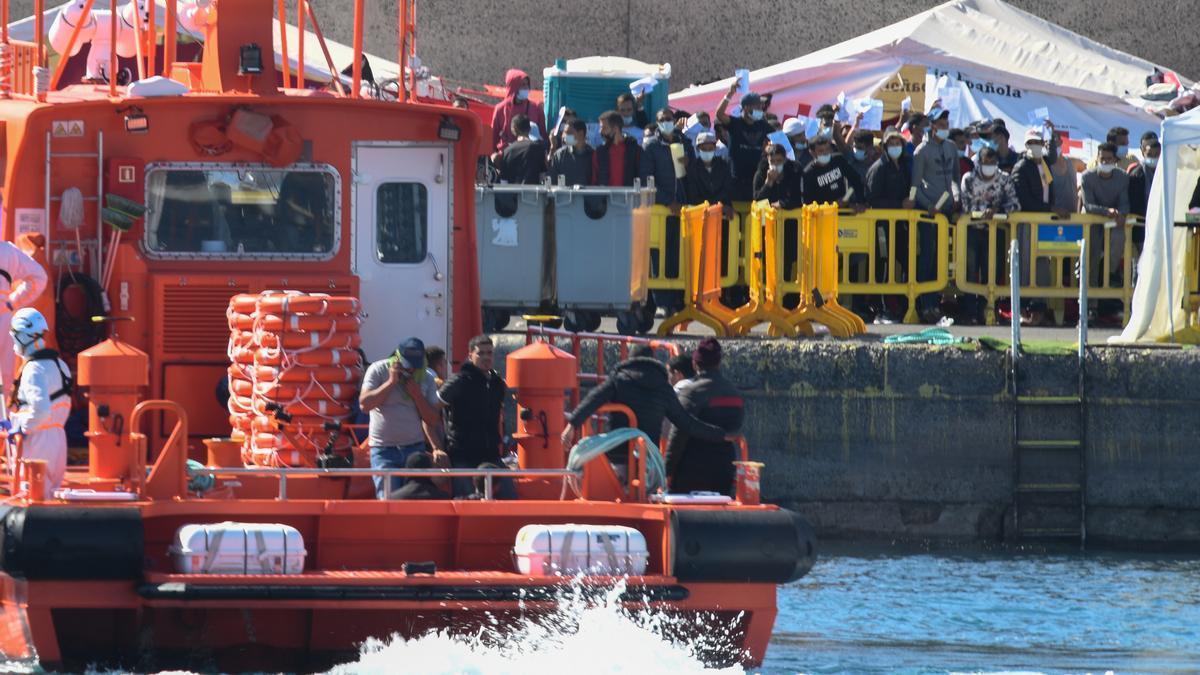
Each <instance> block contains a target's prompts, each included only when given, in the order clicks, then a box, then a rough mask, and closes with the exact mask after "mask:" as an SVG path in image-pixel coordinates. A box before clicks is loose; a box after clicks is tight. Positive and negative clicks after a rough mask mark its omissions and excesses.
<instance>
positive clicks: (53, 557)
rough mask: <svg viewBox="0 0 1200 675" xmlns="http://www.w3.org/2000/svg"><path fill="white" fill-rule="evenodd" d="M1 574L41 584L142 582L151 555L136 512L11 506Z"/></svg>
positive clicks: (4, 515)
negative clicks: (50, 581) (46, 581)
mask: <svg viewBox="0 0 1200 675" xmlns="http://www.w3.org/2000/svg"><path fill="white" fill-rule="evenodd" d="M0 519H2V521H0V522H2V526H0V536H2V537H3V542H2V543H0V569H3V570H4V571H5V572H7V573H8V574H9V575H10V576H13V577H17V578H24V579H32V580H40V579H55V580H95V579H102V580H112V579H140V578H141V577H142V568H143V559H144V551H145V543H144V540H145V533H144V529H143V527H142V514H141V511H139V510H138V509H136V508H126V507H107V506H106V507H102V508H81V507H71V506H64V507H59V506H28V507H22V506H10V507H6V509H5V510H4V511H0Z"/></svg>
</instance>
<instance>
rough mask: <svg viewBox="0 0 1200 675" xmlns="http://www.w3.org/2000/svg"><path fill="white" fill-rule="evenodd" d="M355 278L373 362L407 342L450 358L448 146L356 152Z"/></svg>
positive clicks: (371, 146) (387, 146) (390, 146)
mask: <svg viewBox="0 0 1200 675" xmlns="http://www.w3.org/2000/svg"><path fill="white" fill-rule="evenodd" d="M353 152H354V157H353V169H354V195H353V209H352V210H353V213H354V221H353V223H352V224H351V228H352V230H353V241H354V253H353V255H354V272H355V273H356V274H357V275H358V278H359V296H360V297H361V299H362V303H363V312H364V313H365V315H366V319H365V320H364V321H363V326H362V339H363V349H364V350H365V351H366V354H367V359H368V360H371V361H375V360H378V359H381V358H383V357H385V356H387V355H388V354H391V353H392V351H394V350H395V349H396V346H397V345H399V344H400V342H401V341H403V340H404V339H405V338H407V337H410V336H415V337H418V338H420V339H421V340H423V341H424V342H425V344H426V346H430V345H438V346H440V347H442V348H444V349H445V350H446V352H447V354H449V352H450V341H449V336H450V330H449V326H450V213H451V206H450V199H451V189H450V184H451V180H452V176H453V175H454V174H453V172H452V171H451V167H450V161H451V158H452V155H451V154H450V147H449V146H448V145H434V144H420V145H415V144H402V143H369V142H367V143H356V144H355V145H354V150H353Z"/></svg>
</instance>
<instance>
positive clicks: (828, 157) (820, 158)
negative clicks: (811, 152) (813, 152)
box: [817, 155, 833, 165]
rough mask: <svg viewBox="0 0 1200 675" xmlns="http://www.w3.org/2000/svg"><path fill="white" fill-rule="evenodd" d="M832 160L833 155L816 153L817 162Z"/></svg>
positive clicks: (824, 162)
mask: <svg viewBox="0 0 1200 675" xmlns="http://www.w3.org/2000/svg"><path fill="white" fill-rule="evenodd" d="M832 160H833V155H817V164H822V165H824V164H828V163H829V162H830V161H832Z"/></svg>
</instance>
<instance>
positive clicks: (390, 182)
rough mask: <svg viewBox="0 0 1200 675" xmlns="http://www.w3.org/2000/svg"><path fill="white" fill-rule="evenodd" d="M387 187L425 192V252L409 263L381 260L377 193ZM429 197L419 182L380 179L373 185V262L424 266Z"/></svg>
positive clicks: (427, 252) (426, 253) (427, 254)
mask: <svg viewBox="0 0 1200 675" xmlns="http://www.w3.org/2000/svg"><path fill="white" fill-rule="evenodd" d="M388 185H401V186H405V185H419V186H421V189H422V190H423V191H424V192H425V219H424V226H425V231H424V244H425V251H424V255H423V256H421V258H420V259H419V260H413V261H410V262H393V261H388V260H384V259H383V252H382V251H381V250H380V245H379V244H380V236H379V235H380V232H381V230H380V224H381V223H380V219H379V207H380V204H381V201H380V199H379V193H380V191H381V190H382V189H383V188H384V187H385V186H388ZM429 195H430V192H429V186H428V185H426V184H425V183H424V182H423V181H420V180H415V179H401V178H396V179H390V178H385V179H382V180H380V181H378V182H377V183H375V195H374V196H375V213H374V221H375V226H374V230H375V231H374V232H373V233H372V234H373V237H372V239H373V240H374V243H375V246H374V249H375V262H376V263H378V264H380V265H389V266H391V265H396V266H409V267H413V266H417V265H424V264H425V263H426V262H427V261H428V260H429V232H430V227H429V220H430V212H431V210H432V209H430V207H429Z"/></svg>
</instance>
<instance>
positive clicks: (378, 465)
mask: <svg viewBox="0 0 1200 675" xmlns="http://www.w3.org/2000/svg"><path fill="white" fill-rule="evenodd" d="M424 451H425V443H424V442H421V443H413V444H412V445H400V446H396V445H392V446H387V447H382V448H371V468H372V469H403V468H404V464H405V462H407V461H408V458H409V456H410V455H412V454H413V453H416V452H424ZM384 478H385V477H384V476H374V477H372V479H371V480H373V481H375V496H376V497H378V498H379V499H384V498H386V497H387V495H389V494H391V493H392V492H395V491H396V490H399V489H400V487H401V486H402V485H404V483H405V482H406V480H405V479H404V478H401V477H399V476H392V477H391V478H390V480H386V481H385V479H384ZM385 485H386V486H387V491H386V492H385V491H384V486H385Z"/></svg>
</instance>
